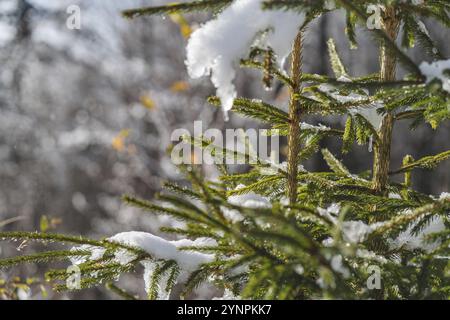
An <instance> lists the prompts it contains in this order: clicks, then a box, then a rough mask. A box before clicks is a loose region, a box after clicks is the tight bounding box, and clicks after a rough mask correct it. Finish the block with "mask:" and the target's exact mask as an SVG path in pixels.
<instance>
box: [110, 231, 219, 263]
mask: <svg viewBox="0 0 450 320" xmlns="http://www.w3.org/2000/svg"><path fill="white" fill-rule="evenodd" d="M109 240H110V241H112V242H118V243H121V244H125V245H128V246H132V247H136V248H139V249H142V250H144V251H145V252H147V253H148V254H149V255H151V256H152V257H153V258H154V259H162V260H175V261H176V262H177V264H178V266H179V267H180V268H181V269H182V270H186V271H191V272H192V271H195V270H196V269H197V268H198V266H199V265H200V264H203V263H207V262H211V261H213V260H214V255H211V254H204V253H199V252H191V251H183V250H179V248H180V247H191V246H205V245H213V244H214V243H215V241H214V240H212V239H206V238H199V239H196V240H194V241H193V240H188V239H182V240H175V241H169V240H166V239H163V238H160V237H157V236H155V235H153V234H151V233H146V232H138V231H131V232H123V233H119V234H116V235H115V236H113V237H111V238H109Z"/></svg>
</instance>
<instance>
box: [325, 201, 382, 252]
mask: <svg viewBox="0 0 450 320" xmlns="http://www.w3.org/2000/svg"><path fill="white" fill-rule="evenodd" d="M317 210H318V212H319V214H320V215H321V216H323V217H325V218H327V219H328V220H329V221H330V222H332V223H333V224H334V225H336V226H338V227H339V228H340V229H341V232H342V237H343V239H344V241H346V242H347V243H351V244H357V243H361V242H363V241H364V240H366V238H367V236H368V235H369V234H370V233H372V232H373V231H374V230H375V228H376V227H377V226H378V225H377V224H373V225H368V224H366V223H364V222H363V221H343V222H340V221H339V217H338V215H339V212H340V211H341V206H340V205H339V204H337V203H333V204H331V205H330V206H329V207H328V208H327V209H323V208H317ZM333 242H334V241H333V239H331V238H329V239H326V240H324V242H323V245H324V246H330V245H332V244H333Z"/></svg>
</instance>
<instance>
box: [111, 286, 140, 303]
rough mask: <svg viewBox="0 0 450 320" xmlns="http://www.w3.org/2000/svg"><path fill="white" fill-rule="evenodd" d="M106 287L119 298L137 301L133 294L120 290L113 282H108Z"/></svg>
mask: <svg viewBox="0 0 450 320" xmlns="http://www.w3.org/2000/svg"><path fill="white" fill-rule="evenodd" d="M105 287H106V289H108V290H110V291H111V292H113V293H115V294H116V295H118V296H119V297H121V298H122V299H124V300H137V299H136V297H135V296H133V295H132V294H130V293H128V292H126V291H125V290H124V289H122V288H119V287H118V286H116V285H115V284H114V283H112V282H108V283H107V284H106V285H105Z"/></svg>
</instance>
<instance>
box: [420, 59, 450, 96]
mask: <svg viewBox="0 0 450 320" xmlns="http://www.w3.org/2000/svg"><path fill="white" fill-rule="evenodd" d="M419 67H420V71H421V72H422V74H423V75H424V76H425V77H426V78H427V80H426V81H427V83H429V82H431V81H433V80H434V79H439V80H441V82H442V89H444V90H445V91H447V92H449V93H450V77H449V76H448V75H446V74H445V72H444V71H445V70H450V59H448V60H439V61H435V62H431V63H428V62H426V61H424V62H422V63H421V64H420V66H419Z"/></svg>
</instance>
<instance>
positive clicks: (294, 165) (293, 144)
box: [287, 31, 303, 204]
mask: <svg viewBox="0 0 450 320" xmlns="http://www.w3.org/2000/svg"><path fill="white" fill-rule="evenodd" d="M302 37H303V33H302V31H299V33H298V34H297V36H296V37H295V40H294V43H293V45H292V54H291V80H292V88H291V92H290V101H289V122H290V123H289V136H288V167H287V171H288V186H287V193H288V198H289V202H290V203H291V204H293V203H295V202H296V201H297V174H298V164H299V163H298V161H299V159H298V153H299V151H300V105H299V99H298V95H299V93H300V89H301V81H300V76H301V68H302Z"/></svg>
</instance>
